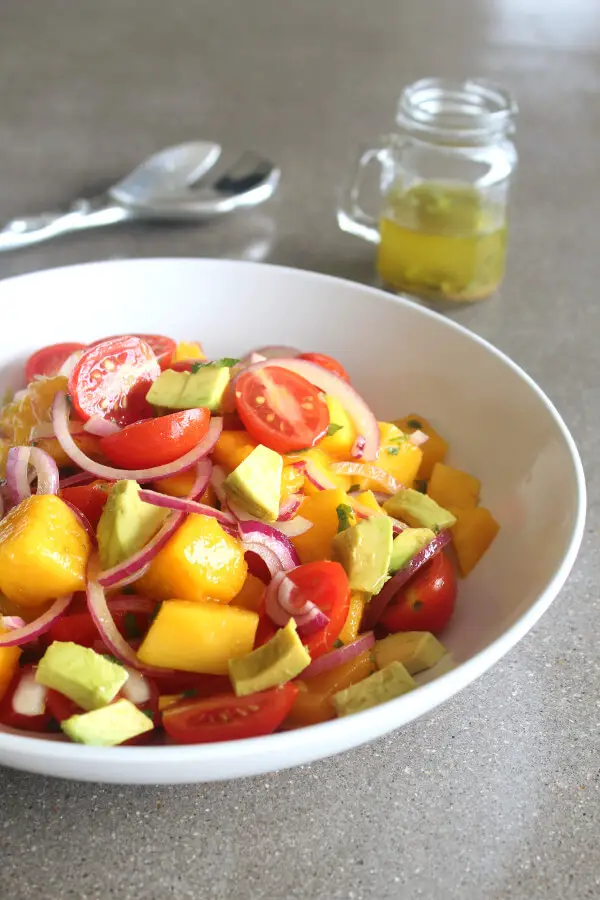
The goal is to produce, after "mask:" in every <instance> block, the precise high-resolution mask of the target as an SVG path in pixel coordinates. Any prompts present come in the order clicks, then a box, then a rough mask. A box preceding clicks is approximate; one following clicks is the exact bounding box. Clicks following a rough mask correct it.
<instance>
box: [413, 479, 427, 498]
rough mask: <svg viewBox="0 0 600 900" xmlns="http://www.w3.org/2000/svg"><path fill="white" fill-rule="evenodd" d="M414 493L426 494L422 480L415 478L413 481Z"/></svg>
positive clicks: (425, 487)
mask: <svg viewBox="0 0 600 900" xmlns="http://www.w3.org/2000/svg"><path fill="white" fill-rule="evenodd" d="M415 491H418V492H419V493H420V494H426V493H427V482H426V481H425V479H424V478H417V479H416V480H415Z"/></svg>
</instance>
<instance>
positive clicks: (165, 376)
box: [146, 365, 231, 412]
mask: <svg viewBox="0 0 600 900" xmlns="http://www.w3.org/2000/svg"><path fill="white" fill-rule="evenodd" d="M230 378H231V370H230V369H229V368H228V367H227V366H217V365H214V366H213V365H207V366H202V368H200V369H198V371H197V372H175V371H174V370H173V369H166V370H165V371H164V372H162V373H161V374H160V375H159V377H158V378H157V379H156V381H154V382H153V384H152V387H151V388H150V390H149V391H148V393H147V394H146V399H147V401H148V403H151V404H152V405H153V406H160V407H163V408H165V409H196V408H197V407H205V408H206V409H209V410H210V411H211V412H216V411H217V410H218V409H219V408H220V406H221V403H222V401H223V394H224V393H225V390H226V388H227V385H228V384H229V380H230Z"/></svg>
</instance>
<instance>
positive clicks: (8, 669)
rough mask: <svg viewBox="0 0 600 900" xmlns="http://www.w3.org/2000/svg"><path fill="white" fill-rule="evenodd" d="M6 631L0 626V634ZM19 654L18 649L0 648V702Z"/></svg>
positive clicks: (19, 649) (16, 665) (13, 672)
mask: <svg viewBox="0 0 600 900" xmlns="http://www.w3.org/2000/svg"><path fill="white" fill-rule="evenodd" d="M7 630H8V629H6V628H2V626H1V625H0V634H5V633H6V631H7ZM21 653H22V651H21V648H20V647H0V700H2V698H3V697H4V695H5V693H6V691H7V689H8V686H9V684H10V683H11V681H12V679H13V675H14V674H15V672H16V671H17V667H18V665H19V657H20V656H21Z"/></svg>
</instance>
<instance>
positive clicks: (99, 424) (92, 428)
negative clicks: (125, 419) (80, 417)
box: [83, 416, 123, 437]
mask: <svg viewBox="0 0 600 900" xmlns="http://www.w3.org/2000/svg"><path fill="white" fill-rule="evenodd" d="M83 430H84V431H87V432H88V434H94V435H96V436H97V437H108V436H109V435H111V434H118V432H119V431H122V430H123V429H122V428H121V426H120V425H117V423H116V422H111V421H109V419H105V418H103V417H102V416H91V417H90V418H89V419H88V420H87V422H86V423H85V424H84V426H83Z"/></svg>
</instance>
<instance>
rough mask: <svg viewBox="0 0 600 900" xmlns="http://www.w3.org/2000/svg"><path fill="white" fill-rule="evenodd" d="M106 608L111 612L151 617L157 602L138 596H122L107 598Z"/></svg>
mask: <svg viewBox="0 0 600 900" xmlns="http://www.w3.org/2000/svg"><path fill="white" fill-rule="evenodd" d="M106 602H107V603H108V608H109V610H110V611H111V613H113V612H125V613H127V612H131V613H140V614H141V615H148V616H151V615H153V613H154V612H155V610H156V607H157V606H158V601H157V600H151V599H150V597H143V596H140V595H138V594H123V595H122V596H120V597H119V596H117V597H109V598H108V600H107V601H106Z"/></svg>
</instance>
